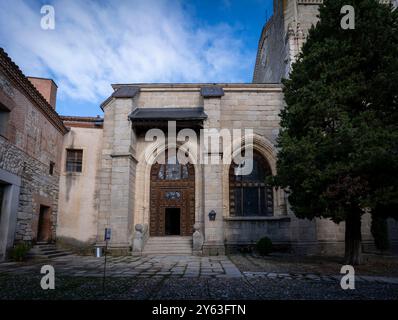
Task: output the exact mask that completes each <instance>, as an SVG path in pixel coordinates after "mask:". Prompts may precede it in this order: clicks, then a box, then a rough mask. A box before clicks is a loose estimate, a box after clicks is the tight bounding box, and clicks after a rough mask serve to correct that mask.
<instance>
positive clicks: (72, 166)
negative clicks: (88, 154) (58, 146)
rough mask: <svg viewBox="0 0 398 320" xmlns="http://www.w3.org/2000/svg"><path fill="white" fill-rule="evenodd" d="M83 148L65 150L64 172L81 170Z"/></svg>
mask: <svg viewBox="0 0 398 320" xmlns="http://www.w3.org/2000/svg"><path fill="white" fill-rule="evenodd" d="M82 164H83V150H78V149H67V150H66V172H82Z"/></svg>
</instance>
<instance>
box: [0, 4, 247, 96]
mask: <svg viewBox="0 0 398 320" xmlns="http://www.w3.org/2000/svg"><path fill="white" fill-rule="evenodd" d="M51 4H52V5H53V6H54V8H55V19H56V20H55V21H56V26H55V30H53V31H48V30H47V31H45V30H42V29H41V28H40V19H41V14H40V6H39V5H37V4H36V5H33V4H32V2H31V1H29V0H25V1H22V0H16V1H12V2H11V1H8V0H0V46H2V47H4V48H5V49H6V50H7V51H8V52H9V54H10V55H11V57H12V58H13V59H14V61H16V62H17V64H19V65H20V66H21V68H22V69H23V71H24V72H25V73H26V74H28V75H35V76H52V77H54V78H55V80H56V82H57V84H58V86H59V94H60V95H61V98H62V97H63V98H72V99H79V100H86V101H91V102H94V101H97V102H98V101H101V100H102V99H103V98H104V97H105V96H107V95H108V94H109V93H110V91H111V88H110V84H111V83H134V82H220V81H225V82H233V81H236V82H239V81H242V80H243V79H242V76H241V75H242V73H243V72H245V71H247V70H250V69H249V66H250V65H251V64H252V62H253V61H252V60H253V59H254V56H253V54H254V53H253V52H247V51H246V49H245V46H244V43H243V42H242V40H241V39H238V38H236V37H235V35H234V33H235V31H236V30H234V28H233V27H232V26H230V25H227V24H219V25H216V26H198V24H196V23H195V19H194V18H193V17H192V16H191V15H190V13H189V12H188V11H187V10H185V9H184V8H183V6H182V5H181V3H180V2H177V1H176V2H172V1H166V0H157V1H148V0H147V1H135V0H130V1H123V0H122V1H121V0H118V1H112V2H111V1H108V2H104V1H98V2H94V1H75V0H55V1H53V2H52V3H51Z"/></svg>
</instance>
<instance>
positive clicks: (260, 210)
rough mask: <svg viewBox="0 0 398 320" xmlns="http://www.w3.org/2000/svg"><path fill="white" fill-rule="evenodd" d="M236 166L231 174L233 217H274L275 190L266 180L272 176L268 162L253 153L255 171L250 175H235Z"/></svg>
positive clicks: (230, 186)
mask: <svg viewBox="0 0 398 320" xmlns="http://www.w3.org/2000/svg"><path fill="white" fill-rule="evenodd" d="M235 168H236V166H233V165H231V168H230V172H229V192H230V214H231V216H272V215H273V190H272V187H271V186H269V185H267V183H266V178H267V176H269V175H271V170H270V167H269V165H268V163H267V161H266V160H265V159H264V158H263V157H262V156H261V155H260V154H258V153H257V152H254V153H253V170H252V172H251V173H250V174H249V175H235Z"/></svg>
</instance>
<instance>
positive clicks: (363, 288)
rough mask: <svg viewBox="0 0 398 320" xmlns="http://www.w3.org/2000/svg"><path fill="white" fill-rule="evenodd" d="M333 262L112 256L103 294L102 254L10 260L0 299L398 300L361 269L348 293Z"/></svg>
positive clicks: (3, 268) (3, 266)
mask: <svg viewBox="0 0 398 320" xmlns="http://www.w3.org/2000/svg"><path fill="white" fill-rule="evenodd" d="M267 259H268V260H267ZM278 263H279V264H278ZM45 264H49V265H52V266H53V267H54V269H55V280H56V281H55V285H56V288H55V290H42V289H41V287H40V280H41V277H42V276H43V275H41V274H40V269H41V267H42V266H43V265H45ZM287 265H288V266H289V268H286V266H287ZM328 266H329V268H330V269H326V270H327V271H328V272H324V271H325V270H323V269H322V270H320V272H316V271H317V270H315V269H314V268H309V269H305V268H303V266H301V267H300V264H296V263H290V264H287V263H286V261H285V268H283V267H280V262H279V261H278V259H277V258H275V257H273V258H266V259H262V258H256V257H252V256H242V255H234V256H231V257H226V256H217V257H195V256H146V257H131V256H128V257H108V262H107V268H106V275H107V278H106V282H105V291H104V292H103V291H102V276H103V271H104V269H103V267H104V259H103V258H95V257H84V256H66V257H60V258H55V259H51V260H43V261H37V260H36V261H34V260H33V261H28V262H24V263H15V262H6V263H0V288H1V290H0V299H1V300H4V299H134V300H137V299H138V300H139V299H223V300H226V299H255V300H263V299H393V300H397V299H398V277H395V276H391V275H384V276H383V275H380V274H379V275H367V274H366V273H364V274H362V273H361V274H358V275H356V288H355V290H342V289H341V286H340V280H341V277H342V275H341V274H339V273H338V272H335V273H330V272H329V271H333V270H335V269H336V267H335V266H334V265H332V264H330V263H328ZM336 266H337V264H336ZM298 267H299V269H297V268H298ZM275 268H276V269H278V270H279V272H278V270H276V269H275ZM300 268H302V269H300ZM301 270H302V272H301ZM306 270H308V271H309V272H305V271H306ZM298 271H300V272H298ZM318 271H319V270H318Z"/></svg>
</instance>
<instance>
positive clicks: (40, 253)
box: [28, 242, 72, 259]
mask: <svg viewBox="0 0 398 320" xmlns="http://www.w3.org/2000/svg"><path fill="white" fill-rule="evenodd" d="M71 254H72V252H70V251H65V250H60V249H58V248H57V247H56V245H55V244H50V243H42V242H37V243H36V244H35V245H34V246H33V247H32V248H31V249H30V251H29V253H28V257H29V258H32V259H35V258H47V259H48V258H58V257H64V256H68V255H71Z"/></svg>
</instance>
